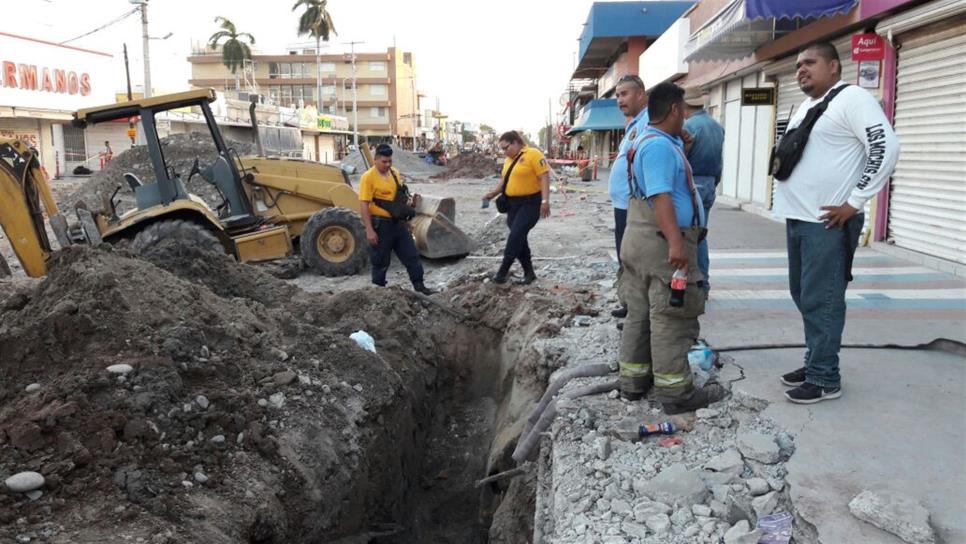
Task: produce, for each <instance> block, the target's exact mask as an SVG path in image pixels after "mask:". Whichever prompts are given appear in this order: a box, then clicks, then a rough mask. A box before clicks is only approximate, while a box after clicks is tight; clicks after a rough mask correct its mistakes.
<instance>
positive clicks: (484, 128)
mask: <svg viewBox="0 0 966 544" xmlns="http://www.w3.org/2000/svg"><path fill="white" fill-rule="evenodd" d="M480 132H484V133H489V134H493V133H495V132H496V131H495V130H493V127H491V126H490V125H487V124H486V123H483V124H481V125H480Z"/></svg>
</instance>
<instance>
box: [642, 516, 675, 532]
mask: <svg viewBox="0 0 966 544" xmlns="http://www.w3.org/2000/svg"><path fill="white" fill-rule="evenodd" d="M644 523H645V524H646V525H647V528H648V529H650V530H652V531H654V533H655V534H659V535H662V534H664V533H667V532H668V530H670V529H671V518H669V517H668V515H667V514H655V515H653V516H651V517H649V518H647V520H646V521H645V522H644Z"/></svg>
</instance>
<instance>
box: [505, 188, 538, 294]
mask: <svg viewBox="0 0 966 544" xmlns="http://www.w3.org/2000/svg"><path fill="white" fill-rule="evenodd" d="M540 199H541V197H540V193H537V194H535V195H530V196H519V197H508V207H507V212H506V225H507V226H508V227H510V235H509V236H507V238H506V246H505V247H504V248H503V263H502V264H501V265H500V274H501V275H504V276H505V275H506V274H507V272H509V271H510V267H511V266H512V265H513V261H514V260H518V261H520V265H521V266H522V267H523V271H524V272H531V271H533V262H532V260H531V259H532V256H531V255H530V244H529V243H528V242H527V235H528V234H530V231H531V230H532V229H533V227H535V226H537V221H539V220H540Z"/></svg>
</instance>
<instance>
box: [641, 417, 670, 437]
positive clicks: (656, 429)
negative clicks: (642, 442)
mask: <svg viewBox="0 0 966 544" xmlns="http://www.w3.org/2000/svg"><path fill="white" fill-rule="evenodd" d="M638 432H639V433H640V436H641V438H644V437H645V436H650V435H652V434H674V424H673V423H671V422H670V421H665V422H664V423H645V424H643V425H641V426H640V428H639V429H638Z"/></svg>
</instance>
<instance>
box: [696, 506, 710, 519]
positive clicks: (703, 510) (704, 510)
mask: <svg viewBox="0 0 966 544" xmlns="http://www.w3.org/2000/svg"><path fill="white" fill-rule="evenodd" d="M691 512H692V513H694V515H695V516H698V517H702V518H709V517H711V507H710V506H707V505H705V504H695V505H694V506H692V507H691Z"/></svg>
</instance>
